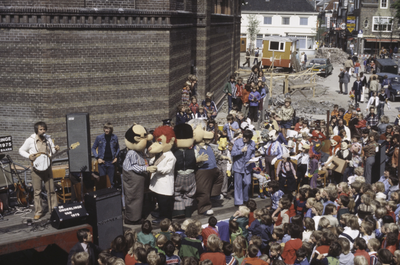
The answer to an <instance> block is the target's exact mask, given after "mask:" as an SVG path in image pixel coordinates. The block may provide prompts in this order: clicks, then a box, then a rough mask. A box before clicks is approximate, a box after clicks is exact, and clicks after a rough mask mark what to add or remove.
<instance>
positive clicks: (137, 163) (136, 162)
mask: <svg viewBox="0 0 400 265" xmlns="http://www.w3.org/2000/svg"><path fill="white" fill-rule="evenodd" d="M143 156H144V154H143V153H137V152H136V151H135V150H129V151H128V153H127V154H126V157H125V160H124V164H123V168H124V170H125V171H130V170H132V171H133V172H135V173H136V174H143V173H145V172H147V166H148V163H147V161H146V160H145V159H144V158H143Z"/></svg>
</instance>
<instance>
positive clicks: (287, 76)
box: [285, 75, 289, 94]
mask: <svg viewBox="0 0 400 265" xmlns="http://www.w3.org/2000/svg"><path fill="white" fill-rule="evenodd" d="M288 92H289V75H286V76H285V94H287V93H288Z"/></svg>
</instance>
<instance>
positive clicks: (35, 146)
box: [19, 122, 60, 220]
mask: <svg viewBox="0 0 400 265" xmlns="http://www.w3.org/2000/svg"><path fill="white" fill-rule="evenodd" d="M34 128H35V133H34V134H32V135H31V136H30V137H29V138H28V139H26V140H25V143H24V144H23V145H22V146H21V148H20V149H19V154H20V155H21V156H23V157H25V158H29V160H30V161H32V162H33V161H34V160H35V159H36V157H37V156H38V155H40V154H41V153H44V154H47V155H48V156H50V157H51V156H52V155H53V154H54V153H56V152H57V151H58V150H59V149H60V147H59V146H58V145H56V146H55V145H54V143H53V141H52V140H51V138H50V135H47V134H46V131H47V125H46V123H44V122H37V123H35V125H34ZM32 168H33V167H32ZM42 181H43V182H44V185H45V187H46V191H47V194H48V197H47V198H48V206H49V211H51V210H52V209H53V208H54V207H56V206H57V205H58V201H57V195H56V194H55V192H54V180H53V172H52V169H51V166H50V167H49V168H48V169H46V170H45V171H38V170H36V169H34V168H33V169H32V185H33V192H34V203H35V216H34V219H35V220H38V219H40V218H41V217H42V215H43V207H42V202H41V200H40V192H41V188H42Z"/></svg>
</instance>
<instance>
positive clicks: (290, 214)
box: [288, 203, 296, 218]
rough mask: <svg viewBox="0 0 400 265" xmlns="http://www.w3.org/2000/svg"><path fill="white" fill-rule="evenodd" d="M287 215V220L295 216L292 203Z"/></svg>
mask: <svg viewBox="0 0 400 265" xmlns="http://www.w3.org/2000/svg"><path fill="white" fill-rule="evenodd" d="M288 213H289V218H291V217H293V216H295V215H296V210H295V209H294V204H293V203H292V205H290V208H289V211H288Z"/></svg>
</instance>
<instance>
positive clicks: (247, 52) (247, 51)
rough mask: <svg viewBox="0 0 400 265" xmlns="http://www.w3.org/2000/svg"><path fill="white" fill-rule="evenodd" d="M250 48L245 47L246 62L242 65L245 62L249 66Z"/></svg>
mask: <svg viewBox="0 0 400 265" xmlns="http://www.w3.org/2000/svg"><path fill="white" fill-rule="evenodd" d="M250 55H251V54H250V49H249V48H247V50H246V62H245V63H244V64H243V67H244V66H245V65H246V64H247V65H248V66H249V67H250Z"/></svg>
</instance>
